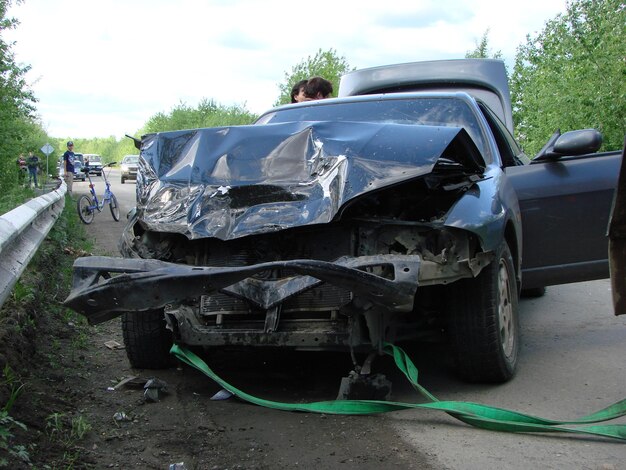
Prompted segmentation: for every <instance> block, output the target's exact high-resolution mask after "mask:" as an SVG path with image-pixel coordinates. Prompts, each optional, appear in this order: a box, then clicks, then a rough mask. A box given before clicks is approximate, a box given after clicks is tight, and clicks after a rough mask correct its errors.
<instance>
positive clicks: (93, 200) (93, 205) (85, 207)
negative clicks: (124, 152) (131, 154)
mask: <svg viewBox="0 0 626 470" xmlns="http://www.w3.org/2000/svg"><path fill="white" fill-rule="evenodd" d="M115 164H116V162H111V163H107V164H106V165H104V167H103V168H102V177H103V178H104V184H105V185H106V187H105V188H104V194H103V195H102V200H98V196H97V195H96V187H95V186H94V184H93V182H92V181H91V174H89V169H88V168H85V167H83V168H82V171H83V172H85V174H86V175H87V178H88V179H89V192H90V193H91V196H88V195H86V194H83V195H82V196H81V197H80V199H79V200H78V203H77V207H78V217H80V220H82V221H83V223H84V224H87V225H89V224H90V223H91V222H93V218H94V216H95V214H96V211H98V212H102V209H104V205H105V204H107V203H108V204H109V209H111V215H112V216H113V220H115V221H116V222H119V220H120V206H119V205H118V204H117V198H116V197H115V194H113V191H111V184H110V183H109V179H108V178H107V173H106V171H104V169H105V168H106V167H112V166H113V165H115Z"/></svg>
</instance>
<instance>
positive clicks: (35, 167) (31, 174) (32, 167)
mask: <svg viewBox="0 0 626 470" xmlns="http://www.w3.org/2000/svg"><path fill="white" fill-rule="evenodd" d="M26 165H27V166H28V184H29V185H32V184H34V185H35V188H38V187H39V186H38V184H37V173H38V172H39V157H37V155H35V154H34V153H33V152H32V151H31V152H28V159H27V160H26Z"/></svg>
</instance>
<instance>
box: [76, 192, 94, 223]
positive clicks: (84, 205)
mask: <svg viewBox="0 0 626 470" xmlns="http://www.w3.org/2000/svg"><path fill="white" fill-rule="evenodd" d="M77 206H78V217H80V220H82V221H83V223H84V224H87V225H89V224H90V223H91V222H93V215H94V214H93V204H92V202H91V198H90V197H89V196H85V195H82V196H81V197H80V199H79V200H78V203H77Z"/></svg>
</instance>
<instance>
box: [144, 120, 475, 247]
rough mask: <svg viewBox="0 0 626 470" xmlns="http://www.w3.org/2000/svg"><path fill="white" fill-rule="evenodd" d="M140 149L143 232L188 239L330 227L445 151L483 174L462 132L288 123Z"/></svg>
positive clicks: (152, 139) (175, 138) (165, 140)
mask: <svg viewBox="0 0 626 470" xmlns="http://www.w3.org/2000/svg"><path fill="white" fill-rule="evenodd" d="M142 142H143V145H142V150H141V156H142V158H141V170H140V176H139V178H138V181H137V194H138V204H137V209H138V212H139V213H140V219H141V221H142V223H143V224H144V226H145V227H146V228H147V229H149V230H154V231H158V232H169V233H180V234H183V235H185V236H186V237H187V238H189V239H197V238H207V237H215V238H219V239H221V240H229V239H234V238H239V237H243V236H247V235H250V234H259V233H268V232H274V231H278V230H284V229H288V228H292V227H299V226H305V225H312V224H322V223H328V222H330V221H332V220H333V219H334V218H335V217H336V216H337V214H338V213H339V211H340V209H341V208H342V207H343V206H345V205H346V204H347V203H349V202H350V201H352V200H355V199H356V198H358V197H360V196H362V195H364V194H367V193H371V192H374V191H377V190H379V189H381V188H383V187H389V186H392V185H394V184H398V183H401V182H404V181H408V180H411V179H414V178H417V177H420V176H423V175H426V174H428V173H430V172H431V171H433V168H434V167H435V165H436V164H437V163H438V161H439V159H440V158H442V156H444V155H445V154H446V151H447V150H448V149H449V148H454V149H455V151H454V152H452V151H450V150H448V153H449V154H453V155H452V156H451V155H446V158H445V159H444V160H442V161H447V162H448V163H447V165H463V166H464V167H465V168H466V170H467V171H469V172H474V173H480V172H481V171H482V170H483V168H484V162H483V161H482V158H481V156H480V153H479V152H478V150H477V149H476V146H475V145H474V144H473V142H472V139H471V138H470V137H469V136H468V135H467V133H466V132H465V130H463V129H461V128H459V127H437V126H411V125H404V124H392V123H364V122H359V123H355V122H289V123H281V124H272V125H256V126H238V127H225V128H211V129H197V130H191V131H178V132H166V133H159V134H152V135H148V136H145V137H144V139H143V141H142ZM457 147H458V148H457ZM451 158H452V159H451ZM454 159H456V161H454ZM439 165H442V163H441V162H440V163H439ZM444 165H446V164H445V163H444Z"/></svg>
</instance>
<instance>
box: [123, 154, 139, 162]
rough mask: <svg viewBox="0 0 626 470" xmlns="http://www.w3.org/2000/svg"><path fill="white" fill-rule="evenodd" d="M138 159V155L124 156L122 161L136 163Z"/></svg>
mask: <svg viewBox="0 0 626 470" xmlns="http://www.w3.org/2000/svg"><path fill="white" fill-rule="evenodd" d="M138 161H139V156H136V155H133V156H132V157H124V160H122V163H137V162H138Z"/></svg>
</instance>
